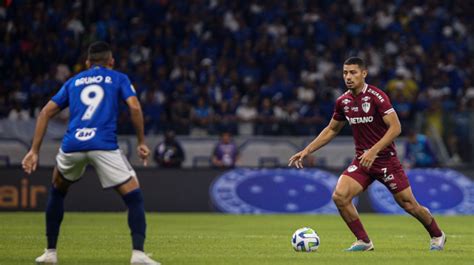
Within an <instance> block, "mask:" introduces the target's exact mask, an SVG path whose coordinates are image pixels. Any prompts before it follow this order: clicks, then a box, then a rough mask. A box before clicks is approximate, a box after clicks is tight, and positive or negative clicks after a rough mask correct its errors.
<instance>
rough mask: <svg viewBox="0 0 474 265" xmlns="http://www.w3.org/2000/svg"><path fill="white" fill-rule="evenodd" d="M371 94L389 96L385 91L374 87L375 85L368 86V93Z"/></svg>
mask: <svg viewBox="0 0 474 265" xmlns="http://www.w3.org/2000/svg"><path fill="white" fill-rule="evenodd" d="M366 92H368V93H369V94H371V95H372V96H377V95H378V94H380V95H383V96H387V93H385V91H383V90H382V89H380V88H378V87H376V86H374V85H370V84H367V91H366Z"/></svg>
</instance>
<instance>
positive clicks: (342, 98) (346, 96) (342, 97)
mask: <svg viewBox="0 0 474 265" xmlns="http://www.w3.org/2000/svg"><path fill="white" fill-rule="evenodd" d="M348 100H352V96H351V92H350V91H349V90H347V91H346V92H344V93H342V95H340V96H339V97H338V98H337V99H336V104H339V103H340V102H343V101H348Z"/></svg>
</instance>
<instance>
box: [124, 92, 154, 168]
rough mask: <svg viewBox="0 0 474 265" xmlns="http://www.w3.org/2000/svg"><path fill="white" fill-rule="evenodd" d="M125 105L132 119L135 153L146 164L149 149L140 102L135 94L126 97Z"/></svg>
mask: <svg viewBox="0 0 474 265" xmlns="http://www.w3.org/2000/svg"><path fill="white" fill-rule="evenodd" d="M127 105H128V108H129V109H130V117H131V119H132V123H133V127H135V133H136V135H137V142H138V144H137V153H138V156H139V157H140V158H141V159H142V161H143V165H144V166H147V165H148V156H149V155H150V149H149V148H148V146H147V145H146V143H145V129H144V125H143V124H144V122H143V113H142V108H141V106H140V102H139V101H138V98H137V97H136V96H131V97H128V98H127Z"/></svg>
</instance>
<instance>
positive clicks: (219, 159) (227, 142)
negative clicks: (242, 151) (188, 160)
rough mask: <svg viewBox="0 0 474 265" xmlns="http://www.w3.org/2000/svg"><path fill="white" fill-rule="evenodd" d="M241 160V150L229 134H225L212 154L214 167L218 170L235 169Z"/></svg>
mask: <svg viewBox="0 0 474 265" xmlns="http://www.w3.org/2000/svg"><path fill="white" fill-rule="evenodd" d="M238 160H239V150H238V149H237V145H236V144H235V143H234V141H233V140H232V135H231V134H230V133H229V132H223V133H222V134H221V137H220V139H219V142H218V143H217V145H216V147H215V148H214V152H213V153H212V159H211V162H212V166H213V167H216V168H233V167H235V164H236V163H237V161H238Z"/></svg>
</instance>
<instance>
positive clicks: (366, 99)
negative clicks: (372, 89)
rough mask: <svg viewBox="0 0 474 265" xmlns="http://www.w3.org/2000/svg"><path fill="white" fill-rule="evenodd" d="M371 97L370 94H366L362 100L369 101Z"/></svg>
mask: <svg viewBox="0 0 474 265" xmlns="http://www.w3.org/2000/svg"><path fill="white" fill-rule="evenodd" d="M369 99H370V97H369V96H365V97H363V98H362V101H369Z"/></svg>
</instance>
